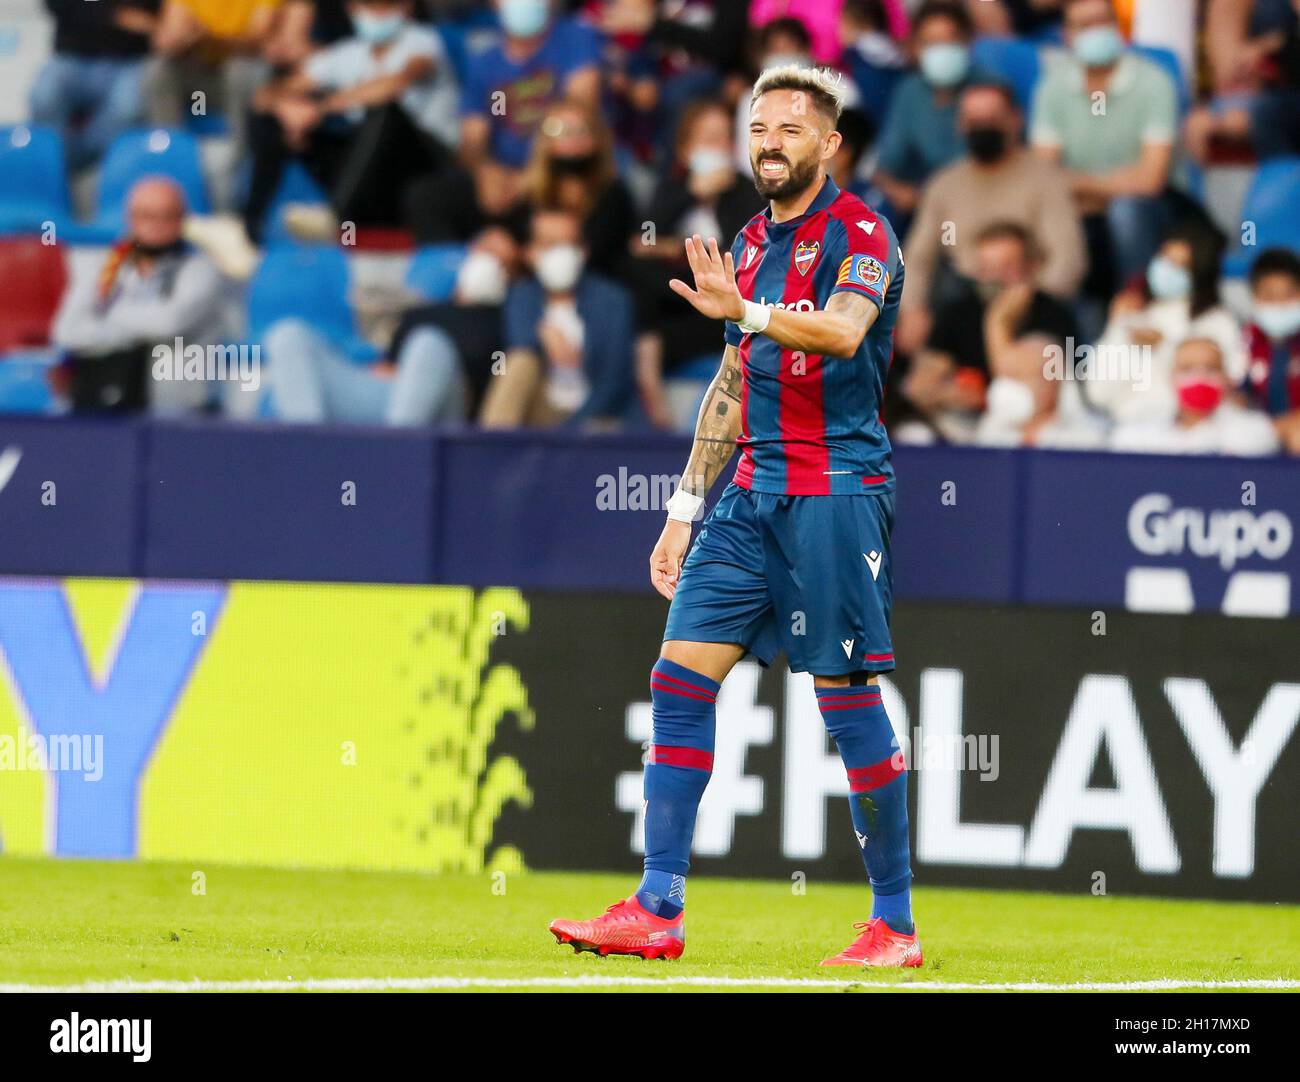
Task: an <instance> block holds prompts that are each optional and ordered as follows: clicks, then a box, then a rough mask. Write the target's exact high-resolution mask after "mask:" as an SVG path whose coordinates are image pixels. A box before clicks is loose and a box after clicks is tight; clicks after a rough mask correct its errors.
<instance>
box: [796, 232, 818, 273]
mask: <svg viewBox="0 0 1300 1082" xmlns="http://www.w3.org/2000/svg"><path fill="white" fill-rule="evenodd" d="M820 250H821V244H820V243H819V242H818V241H815V240H804V241H800V242H799V243H798V244H797V245H796V246H795V250H794V265H795V269H796V270H797V271H798V272H799V273H800V274H807V273H808V270H809V268H810V267H812V265H813V264H814V263H816V262H817V253H818V251H820Z"/></svg>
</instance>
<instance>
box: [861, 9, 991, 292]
mask: <svg viewBox="0 0 1300 1082" xmlns="http://www.w3.org/2000/svg"><path fill="white" fill-rule="evenodd" d="M971 36H972V32H971V21H970V16H969V15H968V14H967V12H966V9H965V7H963V6H962V5H961V4H960V3H957V2H955V0H926V3H924V4H922V5H921V8H920V10H919V11H917V13H916V16H915V18H914V19H913V21H912V51H913V54H914V55H915V57H916V62H917V70H916V71H915V72H913V73H912V74H910V75H907V76H905V77H904V78H903V79H902V80H901V81H900V82H899V84H898V86H897V87H896V88H895V90H894V93H893V96H892V98H891V99H890V104H889V110H888V112H887V113H885V114H884V122H883V124H882V125H881V130H880V142H879V147H878V152H879V158H878V159H877V166H876V174H875V178H874V179H875V182H876V184H877V185H879V187H880V189H881V190H882V191H883V192H884V193H885V194H886V195H887V196H888V197H889V201H890V203H891V204H892V205H893V206H894V207H895V208H896V210H897V211H898V212H899V213H900V214H911V213H912V212H913V211H914V210H915V209H916V207H917V204H918V203H919V202H920V199H921V188H922V186H923V185H924V184H925V182H926V181H927V180H928V179H929V178H930V177H931V176H932V175H933V174H934V173H936V172H938V170H940V169H942V168H944V167H945V166H947V165H950V164H951V163H953V162H954V161H956V160H957V159H958V158H960V157H961V156H962V153H963V151H964V145H963V140H962V135H961V132H960V131H959V130H958V125H957V102H958V99H959V98H960V97H961V92H962V90H963V89H964V88H965V87H966V86H968V85H969V84H970V83H973V82H986V81H988V80H989V79H991V78H992V76H991V75H990V74H989V73H988V72H984V71H981V70H979V69H978V68H976V67H974V66H973V65H972V63H971V52H970V45H971ZM864 104H865V105H866V107H867V108H868V109H869V110H872V109H875V108H876V107H875V105H874V103H872V102H870V101H868V102H865V103H864ZM873 115H875V116H877V117H878V116H879V115H880V114H879V113H873ZM894 224H895V226H896V227H898V228H900V229H901V228H902V226H900V223H898V222H895V223H894ZM908 255H909V256H910V255H911V253H910V252H909V253H908ZM908 269H909V271H910V269H911V268H910V266H909V268H908ZM909 278H910V275H909ZM908 288H909V291H910V290H912V289H913V286H912V284H911V282H910V281H909V282H908Z"/></svg>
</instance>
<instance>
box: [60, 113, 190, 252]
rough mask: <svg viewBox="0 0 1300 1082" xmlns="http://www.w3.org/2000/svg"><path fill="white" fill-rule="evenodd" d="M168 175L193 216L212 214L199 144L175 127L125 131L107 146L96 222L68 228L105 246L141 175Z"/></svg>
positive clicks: (122, 220)
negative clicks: (179, 188) (182, 195)
mask: <svg viewBox="0 0 1300 1082" xmlns="http://www.w3.org/2000/svg"><path fill="white" fill-rule="evenodd" d="M153 175H161V176H166V177H171V179H172V180H174V181H176V183H177V184H179V185H180V186H181V189H182V190H183V191H184V192H185V198H186V200H187V201H188V203H189V208H190V210H191V212H193V213H195V214H207V213H209V212H210V210H211V206H212V205H211V202H210V201H209V199H208V189H207V185H206V184H205V183H204V181H203V170H202V168H201V167H200V164H199V142H198V140H197V139H196V138H195V137H194V136H193V135H192V134H190V133H189V132H187V131H183V130H181V129H178V128H140V129H136V130H135V131H129V132H123V133H122V134H121V135H119V136H118V137H117V138H116V139H115V140H113V144H112V146H110V147H109V148H108V153H107V154H106V155H104V164H103V167H102V169H101V171H100V176H99V210H98V213H97V214H96V216H95V220H94V221H93V222H91V223H89V224H88V225H79V226H77V227H75V229H73V230H72V232H73V233H74V234H75V235H74V237H73V238H72V239H73V240H75V241H79V242H82V243H88V244H93V243H101V244H102V243H107V242H109V241H112V240H114V239H115V238H117V237H118V236H120V235H121V233H122V229H123V227H124V223H125V221H126V200H127V196H128V195H129V194H130V191H131V188H132V187H133V186H134V185H135V183H136V182H137V181H138V180H140V179H141V178H142V177H147V176H153Z"/></svg>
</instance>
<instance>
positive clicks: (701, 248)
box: [668, 233, 745, 322]
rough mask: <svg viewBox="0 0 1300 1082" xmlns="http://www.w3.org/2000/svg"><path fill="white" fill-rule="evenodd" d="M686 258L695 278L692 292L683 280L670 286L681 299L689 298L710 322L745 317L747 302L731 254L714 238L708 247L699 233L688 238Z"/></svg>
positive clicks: (674, 281) (676, 281)
mask: <svg viewBox="0 0 1300 1082" xmlns="http://www.w3.org/2000/svg"><path fill="white" fill-rule="evenodd" d="M686 259H687V262H689V263H690V265H691V273H692V274H693V275H694V276H695V288H694V289H692V288H691V287H690V286H688V285H687V284H686V283H685V282H683V281H682V280H681V279H680V278H674V279H673V280H672V281H671V282H669V283H668V285H669V288H671V289H672V291H673V292H674V293H676V294H677V295H678V296H679V297H685V298H686V299H687V300H688V301H690V302H691V304H693V305H694V306H695V309H696V311H698V312H699V313H700V314H701V315H705V316H708V317H709V318H710V319H730V320H732V321H733V322H734V321H736V320H738V319H742V318H743V317H744V315H745V301H744V298H743V297H741V295H740V290H739V289H737V288H736V267H735V264H734V262H733V261H732V258H731V253H730V252H719V251H718V242H717V241H716V240H714V239H713V238H712V237H710V238H709V241H708V243H707V244H705V242H704V238H702V237H701V236H700V235H699V234H698V233H696V234H695V235H694V236H693V237H687V238H686Z"/></svg>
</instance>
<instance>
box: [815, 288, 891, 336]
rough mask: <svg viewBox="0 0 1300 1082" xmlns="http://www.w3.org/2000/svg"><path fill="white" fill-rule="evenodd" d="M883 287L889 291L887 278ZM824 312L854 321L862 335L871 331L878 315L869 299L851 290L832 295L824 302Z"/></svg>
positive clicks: (878, 312) (877, 309)
mask: <svg viewBox="0 0 1300 1082" xmlns="http://www.w3.org/2000/svg"><path fill="white" fill-rule="evenodd" d="M884 286H885V289H886V290H888V289H889V279H888V278H886V279H885V283H884ZM882 296H883V293H882ZM826 311H828V312H835V313H836V314H837V315H841V316H847V317H848V318H849V319H852V320H854V321H856V322H857V323H858V324H859V325H860V326H861V327H862V333H863V334H866V333H867V331H869V330H871V325H872V324H873V323H875V322H876V317H877V316H878V315H879V314H880V309H879V308H877V307H876V305H875V303H874V302H873V301H872V300H871V298H870V297H866V296H863V294H861V293H855V292H854V291H853V290H851V289H842V290H840V291H839V292H838V293H834V294H832V295H831V299H830V300H829V301H827V302H826Z"/></svg>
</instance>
